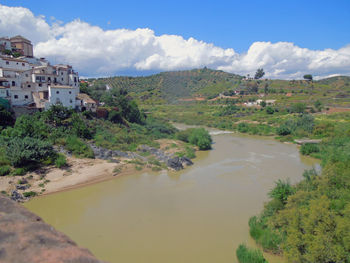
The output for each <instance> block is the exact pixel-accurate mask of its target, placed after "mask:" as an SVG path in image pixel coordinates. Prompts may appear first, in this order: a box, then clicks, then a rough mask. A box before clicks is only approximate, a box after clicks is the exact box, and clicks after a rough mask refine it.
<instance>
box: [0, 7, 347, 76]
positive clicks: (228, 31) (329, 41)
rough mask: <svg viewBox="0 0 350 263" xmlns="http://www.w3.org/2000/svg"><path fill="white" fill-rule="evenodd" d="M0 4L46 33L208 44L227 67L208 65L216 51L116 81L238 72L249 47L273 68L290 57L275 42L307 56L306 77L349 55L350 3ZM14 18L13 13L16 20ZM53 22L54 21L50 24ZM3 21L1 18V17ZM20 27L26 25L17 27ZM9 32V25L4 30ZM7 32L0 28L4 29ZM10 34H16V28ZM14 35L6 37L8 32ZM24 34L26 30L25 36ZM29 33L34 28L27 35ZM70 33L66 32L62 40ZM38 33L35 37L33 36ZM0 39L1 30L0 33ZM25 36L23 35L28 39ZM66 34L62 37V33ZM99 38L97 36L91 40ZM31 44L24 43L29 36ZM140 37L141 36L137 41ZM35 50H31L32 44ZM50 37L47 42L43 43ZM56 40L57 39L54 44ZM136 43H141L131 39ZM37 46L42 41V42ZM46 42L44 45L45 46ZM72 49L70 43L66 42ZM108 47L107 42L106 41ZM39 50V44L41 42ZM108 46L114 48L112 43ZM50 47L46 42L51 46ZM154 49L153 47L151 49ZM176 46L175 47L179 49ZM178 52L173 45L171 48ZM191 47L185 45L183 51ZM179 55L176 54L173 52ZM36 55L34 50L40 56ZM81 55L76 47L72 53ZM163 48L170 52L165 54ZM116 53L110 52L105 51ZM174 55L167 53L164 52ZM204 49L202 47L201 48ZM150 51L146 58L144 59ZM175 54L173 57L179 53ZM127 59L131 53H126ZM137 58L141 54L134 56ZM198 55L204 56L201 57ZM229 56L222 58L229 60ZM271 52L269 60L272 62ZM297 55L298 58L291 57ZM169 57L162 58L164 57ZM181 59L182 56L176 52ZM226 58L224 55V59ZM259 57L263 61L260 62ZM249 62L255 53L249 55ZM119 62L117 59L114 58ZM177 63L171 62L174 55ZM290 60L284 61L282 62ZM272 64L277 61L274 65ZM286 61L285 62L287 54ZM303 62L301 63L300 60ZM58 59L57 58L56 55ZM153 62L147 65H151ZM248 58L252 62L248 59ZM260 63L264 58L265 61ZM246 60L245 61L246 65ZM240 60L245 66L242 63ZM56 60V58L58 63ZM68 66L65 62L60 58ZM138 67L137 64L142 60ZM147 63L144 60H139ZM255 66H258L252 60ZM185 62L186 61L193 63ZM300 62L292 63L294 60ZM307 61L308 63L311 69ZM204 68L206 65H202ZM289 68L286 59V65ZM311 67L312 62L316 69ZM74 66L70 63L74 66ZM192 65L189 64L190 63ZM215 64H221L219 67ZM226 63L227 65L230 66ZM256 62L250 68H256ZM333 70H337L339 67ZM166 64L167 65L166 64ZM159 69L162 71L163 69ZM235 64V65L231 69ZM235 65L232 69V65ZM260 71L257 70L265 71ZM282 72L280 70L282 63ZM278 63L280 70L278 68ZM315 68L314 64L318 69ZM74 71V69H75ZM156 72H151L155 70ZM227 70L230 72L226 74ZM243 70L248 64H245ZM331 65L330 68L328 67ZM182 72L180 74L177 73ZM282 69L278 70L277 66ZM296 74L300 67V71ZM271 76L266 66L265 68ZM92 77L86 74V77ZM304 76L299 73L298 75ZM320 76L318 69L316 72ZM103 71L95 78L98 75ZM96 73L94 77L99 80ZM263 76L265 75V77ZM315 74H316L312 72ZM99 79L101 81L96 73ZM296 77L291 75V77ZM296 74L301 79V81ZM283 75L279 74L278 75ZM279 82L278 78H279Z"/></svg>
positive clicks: (287, 71) (275, 72) (142, 68)
mask: <svg viewBox="0 0 350 263" xmlns="http://www.w3.org/2000/svg"><path fill="white" fill-rule="evenodd" d="M0 3H1V4H2V5H4V6H7V7H16V6H21V7H24V8H26V9H28V10H29V11H30V12H31V13H32V14H33V16H35V17H36V18H39V16H42V15H43V16H45V18H44V19H43V20H44V21H45V22H46V23H47V24H48V25H50V26H51V25H52V21H56V22H57V20H59V21H62V22H63V23H62V24H61V26H62V28H63V27H64V26H65V25H67V24H69V23H71V22H72V21H76V19H80V21H81V22H83V23H87V24H89V25H90V26H98V27H99V28H100V29H101V30H102V31H103V33H105V32H107V31H109V30H119V29H123V28H124V29H129V30H131V31H135V30H137V29H139V28H149V29H151V30H152V31H153V34H154V36H163V35H176V36H181V37H182V38H183V39H184V40H185V41H186V40H188V39H189V38H191V37H192V38H194V39H195V40H197V41H203V42H204V43H207V44H211V43H212V44H213V46H214V47H218V48H221V49H222V50H221V51H220V52H222V54H221V55H220V58H222V61H225V63H224V64H225V65H224V64H222V61H221V60H220V61H217V60H215V61H214V60H213V59H211V58H212V57H213V56H215V57H216V56H217V51H213V54H215V55H212V56H211V57H210V58H207V59H206V60H203V61H202V60H201V61H200V62H198V63H197V64H196V63H189V64H188V65H187V64H186V63H185V61H187V60H188V59H183V60H182V61H181V62H178V63H177V64H176V66H173V67H165V66H164V65H163V66H161V64H162V63H161V62H159V63H155V62H154V59H155V58H154V56H153V57H151V56H149V57H148V60H147V63H146V62H145V63H146V64H147V65H146V66H140V63H138V62H140V61H141V60H140V61H136V60H135V62H133V64H130V65H131V66H130V67H129V66H125V67H124V68H123V67H119V66H118V67H114V68H113V69H112V68H109V69H108V70H107V69H106V71H107V72H106V73H108V74H112V73H116V74H117V73H118V72H128V71H130V72H131V71H135V70H136V71H152V72H153V71H162V70H168V69H182V68H190V67H192V66H193V65H194V66H197V65H198V66H203V65H207V64H208V65H209V66H211V67H214V68H215V67H216V68H218V69H224V70H227V71H230V70H231V71H237V67H238V66H237V65H236V66H232V65H233V64H235V63H236V62H237V59H238V58H237V55H239V56H240V58H239V63H242V64H244V63H246V61H245V60H243V57H242V55H243V54H245V53H246V52H248V50H249V49H250V48H252V47H254V48H255V49H254V50H253V51H254V52H255V53H254V55H253V57H254V56H257V55H256V54H257V53H259V52H260V53H261V52H270V53H269V54H268V55H269V56H271V59H267V60H265V62H264V63H271V61H276V59H277V60H281V61H279V62H283V61H284V60H283V58H282V56H281V55H280V54H281V53H280V52H277V53H276V50H277V49H279V50H280V48H281V49H284V50H285V52H286V51H287V50H288V49H290V48H291V47H289V46H283V47H280V46H276V45H275V44H277V43H279V42H288V43H291V44H293V48H294V47H297V48H300V49H308V50H309V51H310V52H309V53H308V55H307V56H306V57H309V60H310V61H309V62H307V63H309V64H308V66H305V68H306V69H311V71H312V69H313V68H314V65H315V63H316V62H317V63H319V60H322V61H325V60H327V59H328V60H329V59H330V58H331V59H335V56H337V59H338V62H339V58H340V57H342V59H344V57H343V55H344V54H345V53H347V51H346V52H343V51H341V52H340V53H341V54H340V55H339V52H338V50H339V49H342V48H344V47H348V45H349V44H350V30H349V28H350V1H349V0H333V1H320V0H318V1H314V0H304V1H300V0H292V1H277V0H275V1H273V0H265V1H257V0H255V1H254V0H251V1H224V0H216V1H206V0H202V1H197V0H195V1H190V0H188V1H184V0H178V1H133V0H129V1H106V0H100V1H86V0H85V1H82V0H76V1H67V0H61V1H36V0H23V1H20V0H3V1H0ZM14 13H15V12H14ZM52 17H54V18H55V20H52ZM0 19H1V17H0ZM23 21H24V20H23ZM21 26H22V27H23V25H18V27H16V29H13V33H14V34H15V33H17V32H18V33H22V34H23V32H22V31H21V30H22V29H21ZM7 27H8V25H7ZM4 28H5V24H4ZM14 28H15V27H14ZM11 30H12V29H11ZM28 30H29V29H28ZM30 30H32V28H31V29H30ZM67 30H68V29H64V31H65V32H66V33H67V32H68V31H67ZM3 31H4V32H3V33H7V34H10V33H8V32H9V31H6V29H3ZM38 32H39V31H38ZM0 33H1V25H0ZM28 34H29V32H28ZM67 34H68V33H67ZM96 34H98V33H96ZM29 37H30V36H29ZM142 37H144V32H143V33H142ZM33 38H34V41H33V42H34V43H35V44H37V42H39V40H38V41H36V40H35V39H36V38H35V37H33ZM48 38H49V37H47V39H48ZM55 38H56V39H59V36H55ZM136 38H139V37H136ZM38 39H40V41H43V40H42V39H41V38H38ZM47 39H45V40H47ZM70 41H71V40H70ZM111 41H112V40H111ZM44 42H45V41H44ZM112 42H113V41H112ZM158 42H162V50H161V51H162V52H163V51H164V50H168V49H167V48H165V47H164V45H165V44H164V41H163V40H162V41H157V43H156V44H158ZM260 42H264V43H265V42H266V43H270V42H271V43H272V44H271V45H270V46H268V47H267V46H262V45H260V46H258V45H254V43H260ZM51 44H52V42H51ZM156 44H154V45H156ZM180 44H181V43H180ZM174 45H177V44H174ZM188 45H190V44H189V43H187V44H186V48H188ZM177 46H178V49H177V51H179V52H180V49H179V45H177ZM39 47H40V49H39ZM76 47H78V49H79V47H80V46H79V44H77V45H76ZM167 47H168V46H167ZM44 48H45V45H43V44H40V45H39V44H38V45H37V50H38V52H39V53H40V54H42V55H45V56H48V57H50V56H51V57H52V56H54V55H53V54H51V53H48V51H47V49H45V52H44V51H43V50H44ZM113 48H116V47H115V46H113V47H111V49H113ZM171 48H173V47H169V50H170V49H171ZM207 48H208V47H207ZM229 49H233V50H234V52H236V54H235V55H232V54H228V53H230V52H229ZM327 49H332V50H335V51H336V52H338V53H334V54H333V53H332V54H327V55H325V54H323V53H319V56H318V57H317V59H316V57H315V56H314V54H313V53H312V52H311V51H323V50H327ZM148 51H149V50H145V52H146V53H147V52H148ZM177 51H174V52H177ZM130 52H131V51H130ZM140 52H141V51H140ZM162 52H160V53H159V52H158V53H157V52H155V53H152V54H153V55H154V54H160V56H161V55H162V54H161V53H162ZM198 52H199V51H198ZM202 52H204V51H202ZM227 52H228V53H227ZM271 52H275V53H274V54H271ZM296 52H297V51H296ZM163 53H167V52H163ZM180 53H181V52H180ZM224 53H225V54H224ZM260 53H259V55H258V56H260V57H264V54H262V53H261V54H260ZM252 54H253V53H252ZM118 55H120V54H118ZM173 55H174V54H173V53H171V55H169V54H168V53H167V57H170V56H173ZM175 55H176V54H175ZM287 55H288V54H286V56H287ZM276 56H277V57H278V58H276ZM288 56H291V54H289V55H288ZM304 56H305V55H304ZM322 56H323V57H322ZM55 57H57V55H55ZM150 57H151V58H150ZM199 57H200V58H202V57H203V54H199V55H197V56H196V57H195V58H191V59H192V60H195V61H198V60H200V59H199ZM228 57H231V60H230V63H229V62H228V61H227V60H228ZM251 57H252V56H251ZM265 57H266V56H265ZM248 58H249V57H248ZM248 58H247V57H245V59H246V60H247V59H248ZM58 59H59V58H58ZM65 59H67V58H65ZM140 59H141V58H140ZM142 59H143V61H146V58H142ZM255 59H257V58H255ZM192 60H191V61H192ZM296 60H297V61H299V60H298V59H296ZM311 60H313V61H312V62H311ZM208 61H209V62H208ZM287 61H291V58H289V59H287ZM315 61H316V62H315ZM74 62H75V61H74V60H73V59H72V60H71V63H72V64H74ZM192 62H193V61H192ZM219 62H220V63H221V64H220V63H219ZM231 62H232V63H231ZM256 62H257V61H254V63H256ZM338 62H337V63H338ZM164 63H165V62H164ZM164 63H163V64H164ZM237 63H238V62H237ZM237 63H236V64H237ZM264 63H260V65H262V66H264V65H265V64H264ZM283 63H284V64H286V62H283ZM283 63H282V64H283ZM317 63H316V64H317ZM76 64H77V65H80V64H79V63H76ZM155 64H156V66H155ZM228 64H230V67H228ZM246 64H247V63H246ZM277 64H278V63H277ZM331 64H332V65H334V61H333V60H332V63H331ZM338 64H339V65H344V63H343V62H341V63H340V62H339V63H338ZM180 65H182V66H180ZM278 65H280V63H279V64H278ZM298 67H300V65H299V66H298ZM266 68H269V65H266ZM324 68H325V67H324V65H321V69H322V70H321V71H322V72H321V73H320V74H319V75H320V76H321V75H326V74H327V75H332V74H337V73H339V74H347V72H348V71H349V72H350V69H348V65H345V69H344V70H343V68H341V69H340V70H338V69H335V68H332V69H329V70H325V69H324ZM89 70H91V69H89ZM89 70H88V69H83V72H84V73H86V74H90V73H89ZM302 70H304V69H302ZM315 70H316V71H317V70H319V69H318V68H317V69H315ZM100 71H101V70H100ZM100 71H99V72H100ZM250 71H252V66H247V67H246V69H245V70H243V69H242V70H241V71H240V72H239V73H241V74H242V73H248V72H250ZM282 71H283V72H284V75H283V76H286V77H288V76H289V77H296V76H298V74H299V73H298V72H297V69H291V68H290V67H288V68H282V69H280V68H276V67H273V66H271V74H270V75H271V77H274V76H275V77H278V74H279V73H278V72H282ZM268 73H269V72H268ZM315 73H317V72H315ZM99 74H102V73H101V72H100V73H99ZM293 74H294V75H293ZM300 74H302V73H300ZM280 75H281V74H280ZM281 76H282V75H281Z"/></svg>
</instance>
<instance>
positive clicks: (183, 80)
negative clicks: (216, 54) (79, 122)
mask: <svg viewBox="0 0 350 263" xmlns="http://www.w3.org/2000/svg"><path fill="white" fill-rule="evenodd" d="M242 78H243V77H241V76H239V75H235V74H231V73H227V72H224V71H220V70H212V69H207V68H203V69H193V70H185V71H171V72H162V73H159V74H155V75H151V76H147V77H112V78H101V79H94V80H90V81H92V84H93V85H92V90H94V91H97V94H95V95H97V96H98V93H99V92H98V91H100V92H102V91H105V90H106V85H109V86H110V87H111V88H124V89H127V90H128V92H129V93H130V94H131V95H132V94H134V95H136V96H137V97H139V98H141V99H143V100H147V99H150V98H152V97H153V98H154V99H160V100H165V101H168V102H174V101H176V100H177V99H179V98H188V97H193V96H204V97H207V96H211V95H215V94H216V93H218V92H219V93H220V92H222V91H225V90H227V89H229V88H233V87H238V86H239V85H240V82H241V79H242Z"/></svg>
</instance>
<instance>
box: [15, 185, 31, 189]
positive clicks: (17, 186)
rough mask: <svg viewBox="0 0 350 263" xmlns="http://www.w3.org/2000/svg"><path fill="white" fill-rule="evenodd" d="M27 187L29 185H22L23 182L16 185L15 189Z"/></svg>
mask: <svg viewBox="0 0 350 263" xmlns="http://www.w3.org/2000/svg"><path fill="white" fill-rule="evenodd" d="M29 187H30V186H29V185H23V184H18V185H16V189H17V190H27V189H28V188H29Z"/></svg>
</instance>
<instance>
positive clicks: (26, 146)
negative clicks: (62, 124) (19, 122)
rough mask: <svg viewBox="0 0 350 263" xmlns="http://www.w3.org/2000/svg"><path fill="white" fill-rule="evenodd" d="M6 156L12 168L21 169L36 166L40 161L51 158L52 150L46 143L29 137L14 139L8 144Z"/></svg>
mask: <svg viewBox="0 0 350 263" xmlns="http://www.w3.org/2000/svg"><path fill="white" fill-rule="evenodd" d="M6 154H7V157H8V159H9V160H10V162H11V164H12V165H13V166H15V167H23V166H26V165H29V164H38V163H39V162H40V161H41V160H44V159H47V158H49V157H50V156H53V155H54V150H53V147H52V145H51V144H50V143H49V142H47V141H43V140H40V139H36V138H30V137H25V138H19V137H15V138H13V139H11V140H10V141H9V142H8V144H7V147H6Z"/></svg>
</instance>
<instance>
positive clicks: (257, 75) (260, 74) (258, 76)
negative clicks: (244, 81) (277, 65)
mask: <svg viewBox="0 0 350 263" xmlns="http://www.w3.org/2000/svg"><path fill="white" fill-rule="evenodd" d="M264 75H265V72H264V69H263V68H258V70H257V71H256V73H255V76H254V79H261V78H262V77H263V76H264Z"/></svg>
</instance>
